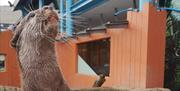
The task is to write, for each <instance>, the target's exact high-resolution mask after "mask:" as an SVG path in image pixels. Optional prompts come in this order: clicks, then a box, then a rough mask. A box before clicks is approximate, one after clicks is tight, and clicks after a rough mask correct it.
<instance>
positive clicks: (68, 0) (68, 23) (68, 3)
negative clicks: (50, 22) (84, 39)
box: [66, 0, 73, 36]
mask: <svg viewBox="0 0 180 91" xmlns="http://www.w3.org/2000/svg"><path fill="white" fill-rule="evenodd" d="M72 3H73V1H72V0H66V33H67V35H68V36H72V33H73V22H72V16H71V15H72V14H71V6H72Z"/></svg>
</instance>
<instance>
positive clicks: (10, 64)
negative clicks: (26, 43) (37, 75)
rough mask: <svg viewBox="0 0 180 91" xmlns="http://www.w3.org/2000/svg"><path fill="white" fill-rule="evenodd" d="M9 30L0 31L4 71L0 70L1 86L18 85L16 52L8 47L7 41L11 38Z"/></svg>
mask: <svg viewBox="0 0 180 91" xmlns="http://www.w3.org/2000/svg"><path fill="white" fill-rule="evenodd" d="M11 36H12V34H11V32H10V31H5V32H0V53H5V54H7V55H6V60H5V67H6V71H5V72H0V85H1V86H15V87H19V86H20V74H19V67H18V63H17V60H16V53H15V50H14V49H13V48H11V47H10V44H9V41H10V39H11Z"/></svg>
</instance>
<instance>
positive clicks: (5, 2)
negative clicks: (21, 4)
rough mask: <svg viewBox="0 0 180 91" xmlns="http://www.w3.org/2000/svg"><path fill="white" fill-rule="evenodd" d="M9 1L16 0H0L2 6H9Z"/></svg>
mask: <svg viewBox="0 0 180 91" xmlns="http://www.w3.org/2000/svg"><path fill="white" fill-rule="evenodd" d="M8 1H10V2H11V3H12V4H13V3H14V1H15V0H0V6H9V3H8Z"/></svg>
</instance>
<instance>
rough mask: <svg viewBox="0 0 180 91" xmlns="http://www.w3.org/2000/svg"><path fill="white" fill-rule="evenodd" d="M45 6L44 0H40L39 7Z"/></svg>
mask: <svg viewBox="0 0 180 91" xmlns="http://www.w3.org/2000/svg"><path fill="white" fill-rule="evenodd" d="M43 6H44V0H39V8H42V7H43Z"/></svg>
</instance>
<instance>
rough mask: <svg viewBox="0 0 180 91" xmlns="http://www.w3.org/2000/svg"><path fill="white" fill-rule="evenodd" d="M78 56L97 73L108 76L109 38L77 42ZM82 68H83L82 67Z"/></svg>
mask: <svg viewBox="0 0 180 91" xmlns="http://www.w3.org/2000/svg"><path fill="white" fill-rule="evenodd" d="M78 53H79V55H80V57H81V58H82V59H83V60H84V61H85V62H86V63H87V64H88V66H90V68H91V69H92V70H93V71H94V72H95V73H96V74H97V75H100V74H104V75H106V76H109V70H110V39H109V38H108V39H103V40H97V41H92V42H87V43H82V44H78ZM83 69H84V68H83Z"/></svg>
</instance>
